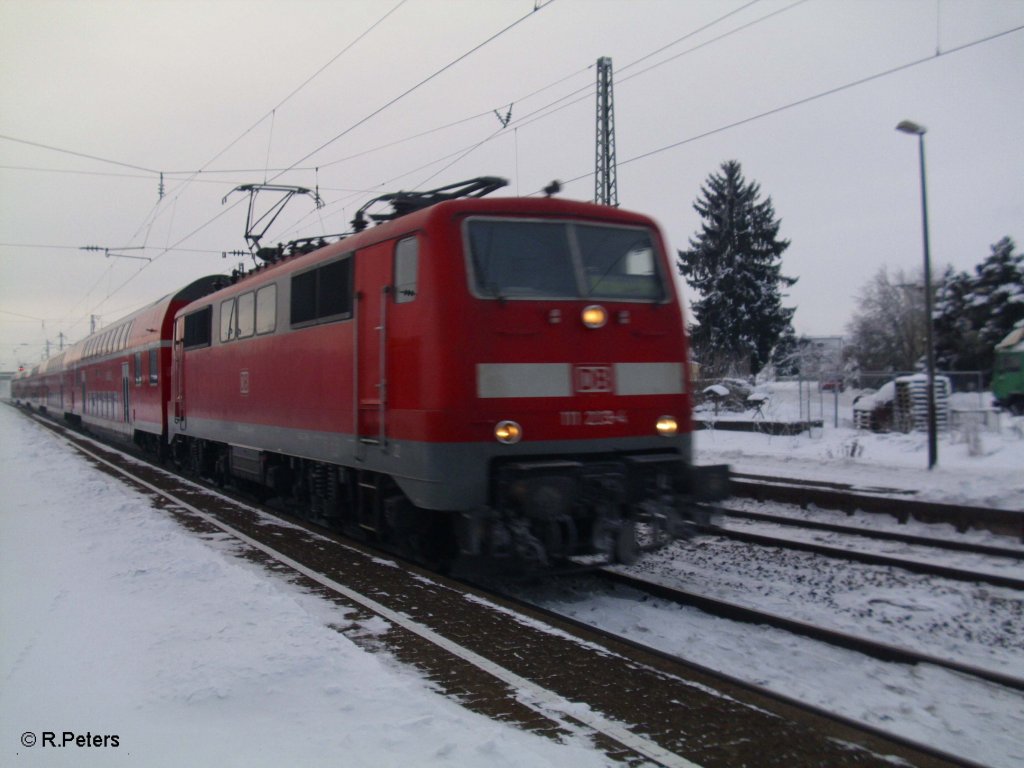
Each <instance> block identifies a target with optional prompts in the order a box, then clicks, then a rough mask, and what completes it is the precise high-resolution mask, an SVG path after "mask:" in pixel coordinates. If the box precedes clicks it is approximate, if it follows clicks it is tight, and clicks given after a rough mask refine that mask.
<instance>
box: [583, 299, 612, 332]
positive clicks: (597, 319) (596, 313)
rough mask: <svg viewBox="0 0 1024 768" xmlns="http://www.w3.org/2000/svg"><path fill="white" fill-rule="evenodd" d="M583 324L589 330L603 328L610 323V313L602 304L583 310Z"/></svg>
mask: <svg viewBox="0 0 1024 768" xmlns="http://www.w3.org/2000/svg"><path fill="white" fill-rule="evenodd" d="M582 317H583V324H584V325H585V326H587V328H601V327H603V326H604V324H605V323H607V322H608V311H607V310H606V309H605V308H604V307H602V306H601V305H600V304H591V305H590V306H588V307H584V308H583V315H582Z"/></svg>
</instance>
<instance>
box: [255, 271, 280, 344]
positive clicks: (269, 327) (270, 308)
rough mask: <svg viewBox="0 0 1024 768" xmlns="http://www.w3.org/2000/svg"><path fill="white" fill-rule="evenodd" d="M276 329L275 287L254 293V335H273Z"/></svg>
mask: <svg viewBox="0 0 1024 768" xmlns="http://www.w3.org/2000/svg"><path fill="white" fill-rule="evenodd" d="M276 327H277V285H275V284H273V283H271V284H270V285H265V286H263V287H262V288H260V289H259V290H258V291H256V333H273V332H274V329H275V328H276Z"/></svg>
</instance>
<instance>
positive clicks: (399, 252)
mask: <svg viewBox="0 0 1024 768" xmlns="http://www.w3.org/2000/svg"><path fill="white" fill-rule="evenodd" d="M419 263H420V244H419V241H418V240H417V239H416V238H415V237H407V238H405V239H404V240H399V241H398V245H396V246H395V303H396V304H404V303H406V302H409V301H413V300H414V299H415V298H416V284H417V282H418V278H419Z"/></svg>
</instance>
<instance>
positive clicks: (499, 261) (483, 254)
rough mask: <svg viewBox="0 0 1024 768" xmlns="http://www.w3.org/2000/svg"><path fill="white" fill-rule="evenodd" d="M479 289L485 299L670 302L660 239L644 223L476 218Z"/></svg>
mask: <svg viewBox="0 0 1024 768" xmlns="http://www.w3.org/2000/svg"><path fill="white" fill-rule="evenodd" d="M466 244H467V247H468V250H469V261H470V265H471V268H472V273H473V281H474V282H473V289H474V293H475V294H476V295H477V296H480V297H483V298H509V299H516V298H519V299H605V300H619V301H637V302H660V301H665V299H666V298H667V296H668V293H667V291H666V289H665V284H664V276H663V275H662V274H661V270H660V268H659V264H658V260H657V258H656V250H655V245H654V240H653V238H652V237H651V233H650V232H649V231H648V230H647V229H645V228H643V227H627V226H615V225H604V224H583V223H578V222H568V221H565V222H561V221H559V222H553V221H531V220H515V219H470V220H469V221H468V222H467V224H466Z"/></svg>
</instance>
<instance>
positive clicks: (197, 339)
mask: <svg viewBox="0 0 1024 768" xmlns="http://www.w3.org/2000/svg"><path fill="white" fill-rule="evenodd" d="M212 323H213V307H212V306H208V307H203V308H202V309H200V310H199V311H198V312H193V313H192V314H191V315H185V338H184V339H182V343H183V344H184V345H185V349H193V348H195V347H208V346H210V337H211V335H212V329H211V325H212Z"/></svg>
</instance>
